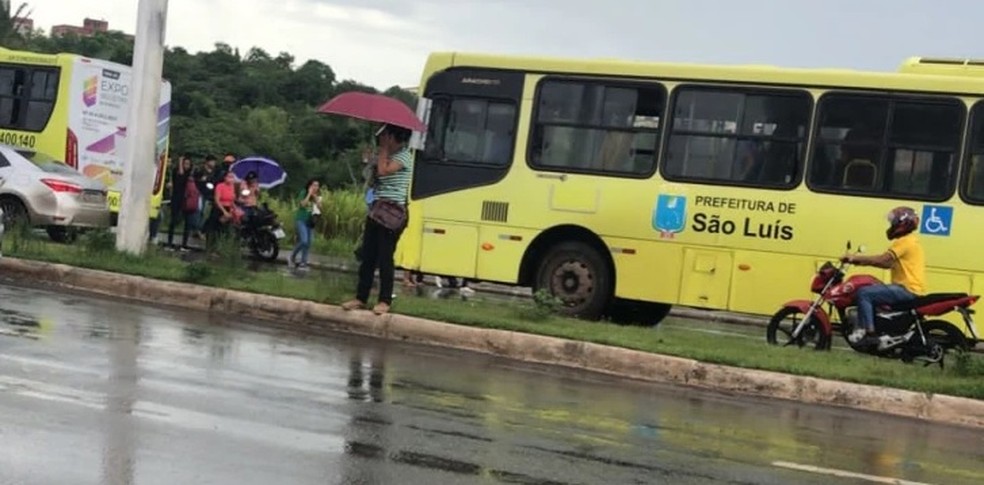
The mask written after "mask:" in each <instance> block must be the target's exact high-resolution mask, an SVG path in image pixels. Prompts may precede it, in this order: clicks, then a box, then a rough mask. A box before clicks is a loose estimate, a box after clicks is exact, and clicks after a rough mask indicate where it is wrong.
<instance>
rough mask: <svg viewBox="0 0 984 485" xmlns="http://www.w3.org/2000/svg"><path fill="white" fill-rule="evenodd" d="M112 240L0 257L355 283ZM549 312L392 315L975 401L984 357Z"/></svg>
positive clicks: (32, 237) (538, 299)
mask: <svg viewBox="0 0 984 485" xmlns="http://www.w3.org/2000/svg"><path fill="white" fill-rule="evenodd" d="M323 222H324V223H325V224H327V225H329V227H345V223H346V222H351V221H344V220H340V221H336V222H330V220H326V221H323ZM333 225H334V226H333ZM339 230H342V229H339ZM114 241H115V239H114V237H113V236H112V235H111V234H109V233H107V232H101V231H97V232H89V233H86V234H83V235H82V236H81V237H80V239H79V241H78V242H77V243H76V244H74V245H71V246H66V245H58V244H54V243H50V242H48V241H46V240H44V239H43V238H42V237H40V236H37V235H36V234H35V233H34V232H32V231H30V230H27V229H24V228H12V229H11V230H9V231H8V234H7V235H6V240H5V241H4V245H3V247H4V250H5V257H10V256H12V257H18V258H25V259H33V260H38V261H46V262H53V263H61V264H67V265H72V266H78V267H83V268H91V269H99V270H105V271H113V272H119V273H126V274H132V275H139V276H145V277H150V278H156V279H162V280H170V281H182V282H187V283H195V284H200V285H206V286H213V287H221V288H228V289H235V290H241V291H247V292H254V293H264V294H270V295H276V296H283V297H289V298H296V299H302V300H311V301H318V302H325V303H331V304H338V303H340V302H341V301H343V300H345V299H347V298H350V297H351V296H352V291H353V289H354V286H355V280H354V276H352V275H348V274H337V273H326V272H314V271H312V272H311V273H308V274H306V275H304V276H297V275H295V274H293V273H291V272H289V271H286V270H285V269H281V268H275V269H270V268H269V267H259V266H258V265H255V264H253V263H252V262H251V261H249V260H248V259H245V258H243V257H242V256H240V254H241V253H240V252H239V251H238V250H237V249H238V248H237V247H236V246H235V244H234V243H233V242H231V241H228V242H223V243H221V245H220V247H219V248H218V249H219V251H218V253H219V254H222V255H223V256H218V257H215V258H211V259H206V258H204V257H202V256H200V255H194V256H186V258H188V259H187V260H184V259H180V258H177V257H175V256H174V253H166V252H163V251H159V250H157V249H156V248H150V249H149V250H148V252H147V253H146V254H145V255H144V256H140V257H137V256H132V255H126V254H120V253H117V252H116V251H115V250H114ZM556 305H557V302H556V300H555V299H553V298H552V297H550V296H549V295H546V294H539V295H534V298H533V299H532V300H530V301H522V302H518V301H517V302H513V303H509V304H503V302H502V301H484V300H482V299H481V298H480V297H479V298H472V299H469V300H462V299H458V298H448V299H435V298H429V297H422V296H416V294H415V293H401V294H400V295H399V296H398V297H397V299H396V300H395V304H394V307H393V310H394V312H397V313H402V314H406V315H412V316H416V317H421V318H427V319H432V320H439V321H445V322H451V323H457V324H461V325H469V326H474V327H482V328H495V329H502V330H511V331H516V332H524V333H531V334H539V335H547V336H553V337H561V338H568V339H572V340H579V341H586V342H595V343H599V344H605V345H612V346H617V347H624V348H629V349H635V350H641V351H646V352H654V353H659V354H664V355H673V356H678V357H684V358H692V359H696V360H699V361H702V362H707V363H715V364H724V365H731V366H737V367H744V368H749V369H762V370H770V371H777V372H785V373H790V374H796V375H804V376H814V377H821V378H827V379H837V380H842V381H848V382H855V383H861V384H872V385H880V386H888V387H895V388H901V389H909V390H913V391H921V392H931V393H943V394H950V395H956V396H964V397H970V398H976V399H984V357H982V356H981V355H979V354H969V353H968V354H958V355H951V356H949V357H948V359H947V367H946V368H945V369H943V370H940V369H939V367H938V366H930V367H923V366H922V365H921V364H911V365H906V364H903V363H900V362H898V361H895V360H885V359H878V358H875V357H870V356H865V355H860V354H857V353H854V352H849V351H844V350H836V349H835V350H833V351H830V352H815V351H810V350H800V349H796V348H779V347H772V346H768V345H767V344H766V343H765V338H764V336H763V338H761V339H751V338H748V337H747V336H740V335H722V334H714V333H706V332H699V331H695V330H697V329H694V328H692V327H691V328H687V326H685V325H682V324H681V325H662V326H660V327H657V328H656V329H653V328H646V327H641V326H630V325H615V324H611V323H608V322H584V321H578V320H573V319H569V318H563V317H559V316H557V315H556V314H555V310H556ZM687 323H690V322H687ZM695 325H699V324H695ZM763 335H764V330H763Z"/></svg>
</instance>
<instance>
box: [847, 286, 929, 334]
mask: <svg viewBox="0 0 984 485" xmlns="http://www.w3.org/2000/svg"><path fill="white" fill-rule="evenodd" d="M915 298H916V295H913V294H912V293H909V290H907V289H905V287H903V286H901V285H894V284H893V285H871V286H865V287H864V288H861V289H860V290H858V317H859V318H860V321H861V327H862V328H864V329H865V330H867V331H868V332H874V331H875V305H891V304H893V303H901V302H903V301H909V300H912V299H915Z"/></svg>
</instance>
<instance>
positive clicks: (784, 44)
mask: <svg viewBox="0 0 984 485" xmlns="http://www.w3.org/2000/svg"><path fill="white" fill-rule="evenodd" d="M19 1H20V0H18V1H16V2H14V3H15V4H16V3H18V2H19ZM26 1H27V2H28V3H29V4H30V5H31V7H32V8H33V10H34V13H33V15H32V17H33V18H34V20H35V24H36V26H38V27H41V28H44V29H46V30H47V29H49V28H50V27H51V26H52V25H55V24H63V23H69V24H81V23H82V19H83V18H84V17H86V16H88V17H93V18H98V19H104V20H107V21H109V23H110V28H111V29H119V30H123V31H126V32H130V33H132V32H133V31H134V28H135V25H136V11H137V1H138V0H87V1H81V0H33V1H32V0H26ZM168 13H169V15H168V25H167V43H168V45H170V46H183V47H185V48H186V49H188V50H190V51H192V52H196V51H199V50H210V49H211V47H212V46H213V44H214V43H215V42H220V41H221V42H226V43H228V44H231V45H232V46H234V47H239V48H240V49H241V51H242V52H243V53H245V52H246V50H248V49H249V48H250V47H253V46H258V47H262V48H263V49H265V50H267V51H269V52H270V53H271V54H273V55H276V54H277V53H279V52H281V51H287V52H290V53H291V54H293V55H294V56H295V57H296V58H297V60H298V63H302V62H303V61H305V60H307V59H318V60H321V61H322V62H325V63H327V64H329V65H331V67H332V68H333V69H334V70H335V72H336V73H337V75H338V77H339V78H340V79H354V80H357V81H360V82H363V83H366V84H370V85H373V86H376V87H377V88H380V89H384V88H386V87H389V86H392V85H394V84H396V85H400V86H404V87H408V86H416V85H417V84H418V83H419V80H420V70H421V68H422V67H423V63H424V61H425V59H426V56H427V53H428V52H431V51H443V50H471V51H483V52H485V51H489V52H498V53H521V54H532V55H551V56H573V57H617V58H627V59H641V60H663V61H685V62H712V63H726V64H740V63H755V64H776V65H785V66H797V67H847V68H858V69H874V70H894V69H896V67H897V66H898V65H899V63H901V62H902V60H903V59H904V58H905V57H908V56H912V55H922V56H960V57H984V42H982V41H981V39H980V35H979V32H980V22H981V19H984V1H980V0H814V1H805V0H481V1H480V0H406V1H400V0H170V1H169V11H168Z"/></svg>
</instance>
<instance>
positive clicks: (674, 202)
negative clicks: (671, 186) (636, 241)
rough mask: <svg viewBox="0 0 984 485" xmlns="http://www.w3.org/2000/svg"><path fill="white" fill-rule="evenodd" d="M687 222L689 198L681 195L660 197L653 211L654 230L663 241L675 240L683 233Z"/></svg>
mask: <svg viewBox="0 0 984 485" xmlns="http://www.w3.org/2000/svg"><path fill="white" fill-rule="evenodd" d="M686 220H687V198H686V197H684V196H681V195H660V196H659V198H658V199H657V200H656V207H655V208H654V209H653V229H655V230H657V231H659V237H660V238H661V239H673V235H674V234H677V233H679V232H681V231H683V228H684V226H685V225H686Z"/></svg>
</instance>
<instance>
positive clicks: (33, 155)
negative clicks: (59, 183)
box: [17, 150, 78, 175]
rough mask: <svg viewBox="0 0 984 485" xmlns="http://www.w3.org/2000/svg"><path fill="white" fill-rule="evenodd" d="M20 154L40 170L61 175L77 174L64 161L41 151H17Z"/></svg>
mask: <svg viewBox="0 0 984 485" xmlns="http://www.w3.org/2000/svg"><path fill="white" fill-rule="evenodd" d="M17 153H19V154H20V155H21V156H23V157H24V158H26V159H28V160H30V161H31V163H33V164H34V165H37V167H38V168H40V169H41V170H43V171H45V172H48V173H55V174H62V175H77V174H78V172H77V171H75V169H74V168H72V167H69V166H68V165H67V164H66V163H65V162H62V161H61V160H58V159H55V158H53V157H51V156H50V155H47V154H45V153H41V152H33V151H27V150H24V151H19V150H18V152H17Z"/></svg>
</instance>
